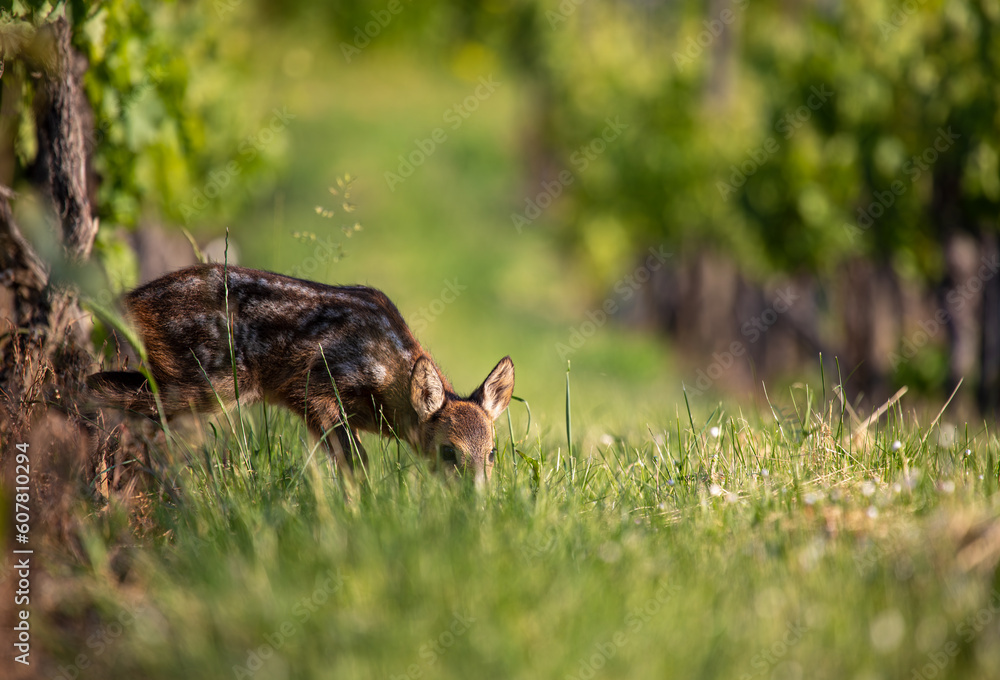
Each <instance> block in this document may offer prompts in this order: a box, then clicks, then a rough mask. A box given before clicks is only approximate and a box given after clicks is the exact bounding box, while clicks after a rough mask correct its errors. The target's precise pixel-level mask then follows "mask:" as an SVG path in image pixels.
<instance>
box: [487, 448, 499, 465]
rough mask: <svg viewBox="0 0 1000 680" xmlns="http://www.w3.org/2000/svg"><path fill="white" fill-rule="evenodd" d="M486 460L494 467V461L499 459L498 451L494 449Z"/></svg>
mask: <svg viewBox="0 0 1000 680" xmlns="http://www.w3.org/2000/svg"><path fill="white" fill-rule="evenodd" d="M486 458H487V460H489V461H490V465H492V464H493V461H495V460H496V459H497V450H496V449H493V450H492V451H490V453H489V455H487V456H486Z"/></svg>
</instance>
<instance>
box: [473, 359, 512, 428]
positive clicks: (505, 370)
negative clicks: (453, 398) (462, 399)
mask: <svg viewBox="0 0 1000 680" xmlns="http://www.w3.org/2000/svg"><path fill="white" fill-rule="evenodd" d="M513 393H514V362H513V361H511V360H510V357H504V358H503V359H501V360H500V363H499V364H497V365H496V367H495V368H494V369H493V370H492V371H490V374H489V375H488V376H487V377H486V380H484V381H483V384H482V385H480V386H479V388H478V389H477V390H476V391H475V392H473V393H472V396H471V397H469V399H470V400H472V401H474V402H476V403H477V404H479V405H480V406H482V407H483V410H484V411H486V415H488V416H489V417H490V419H491V420H496V419H497V418H499V417H500V414H501V413H503V411H504V409H505V408H507V405H508V404H510V397H511V395H512V394H513Z"/></svg>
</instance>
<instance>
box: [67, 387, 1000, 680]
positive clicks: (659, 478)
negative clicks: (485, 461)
mask: <svg viewBox="0 0 1000 680" xmlns="http://www.w3.org/2000/svg"><path fill="white" fill-rule="evenodd" d="M573 396H574V398H575V397H576V396H577V395H576V394H574V395H573ZM813 398H814V403H813V404H812V406H811V408H810V410H809V412H810V415H809V416H808V419H805V420H798V421H796V420H794V418H792V417H789V418H786V419H784V420H782V421H781V422H776V421H775V420H774V418H773V416H772V415H770V414H767V413H765V414H760V415H758V414H754V415H752V416H750V417H746V416H743V415H740V414H738V413H729V412H726V411H723V410H721V409H719V410H716V411H715V412H713V413H712V414H711V415H710V416H709V417H707V418H699V419H695V417H694V416H693V415H692V416H690V417H689V415H688V413H686V412H681V413H680V414H679V415H678V416H677V418H675V419H674V421H673V422H670V423H663V422H661V423H660V425H659V426H658V427H656V428H655V429H654V428H652V427H651V428H650V429H648V430H647V429H645V428H644V427H643V426H641V425H635V426H634V427H633V428H632V429H630V430H628V431H622V432H620V433H618V434H616V435H615V436H613V437H612V436H609V437H608V438H606V439H605V441H603V442H599V443H597V444H595V445H583V444H582V443H581V442H580V441H576V442H574V447H573V451H574V456H572V457H569V456H568V455H567V448H566V445H565V444H566V442H565V434H564V429H563V428H562V427H561V426H560V427H557V428H553V431H552V432H550V433H549V434H545V435H538V434H537V432H536V428H534V427H532V428H531V430H530V431H529V432H527V433H526V432H525V429H524V422H523V419H522V417H521V416H517V417H516V418H515V419H514V421H512V427H511V428H507V427H506V424H505V423H504V420H505V419H502V420H501V425H503V426H502V427H500V428H499V432H500V434H499V443H500V458H499V464H498V467H497V469H496V471H495V472H494V478H493V483H492V485H491V487H490V490H489V492H488V493H487V494H486V495H483V496H480V495H477V494H476V493H475V492H474V491H473V490H472V489H471V488H469V487H468V486H466V485H463V484H461V483H454V482H448V481H445V480H443V479H442V478H441V477H439V476H438V475H435V474H433V473H431V472H430V471H429V470H428V469H427V467H426V466H425V465H424V464H423V463H422V462H421V461H419V460H417V459H415V458H414V457H413V455H412V454H411V453H410V452H409V450H408V449H407V448H406V447H405V446H403V445H399V444H398V443H397V442H394V441H386V440H376V439H371V440H369V450H370V452H371V454H372V455H371V466H370V468H369V475H368V480H367V482H366V483H365V485H364V486H363V488H362V489H361V490H360V491H358V492H357V493H356V494H355V495H354V496H353V497H352V498H351V499H350V500H347V498H346V496H345V493H344V490H343V489H342V488H341V486H340V484H339V483H338V482H337V480H336V479H335V477H334V473H333V468H332V466H331V465H330V464H329V462H328V461H327V460H325V458H323V455H322V452H321V451H317V450H315V448H314V446H313V444H311V443H310V442H308V441H306V439H305V436H304V432H303V430H302V428H301V427H300V425H299V424H298V423H297V422H296V421H295V420H293V419H292V418H291V417H290V416H289V415H288V414H287V413H285V412H283V411H273V410H270V411H267V412H264V411H258V412H256V413H255V414H252V416H251V417H250V419H249V420H248V422H247V423H246V427H247V433H248V435H247V436H248V442H249V443H248V449H249V452H250V462H249V464H244V462H243V461H242V460H241V457H240V454H239V448H240V447H239V446H238V445H237V443H236V442H235V438H234V437H233V436H232V435H231V434H227V433H226V432H225V431H224V430H218V429H216V430H213V429H212V428H209V429H208V434H207V436H206V438H205V440H204V441H202V442H200V443H199V442H198V440H197V439H196V438H188V439H185V440H178V441H176V442H175V445H174V447H173V453H172V454H170V453H168V452H165V453H164V459H163V461H162V462H161V464H160V467H159V470H158V477H159V478H160V480H161V481H160V482H159V484H161V485H162V486H160V487H158V486H157V485H154V488H153V491H152V495H151V496H149V497H148V498H147V502H146V503H144V504H142V507H144V508H145V510H143V512H142V513H141V514H142V515H143V520H142V522H141V523H140V524H141V526H143V527H145V529H143V530H142V531H137V532H136V533H137V534H138V536H137V537H136V538H134V539H133V540H134V541H136V543H135V544H134V545H133V547H132V548H130V549H129V551H128V557H127V562H128V564H129V566H128V568H127V569H126V570H125V571H126V573H127V576H126V577H125V580H124V582H122V583H119V582H118V581H117V580H116V579H115V578H114V577H112V576H111V574H112V573H115V572H120V571H121V567H120V565H119V566H118V567H117V568H112V565H111V564H109V563H107V562H106V560H108V559H110V558H108V557H107V556H108V555H113V554H115V552H116V549H119V548H120V545H118V544H119V543H120V542H121V541H122V536H123V534H122V532H121V522H122V512H123V511H117V512H116V511H115V510H114V507H115V506H114V505H112V506H111V507H110V508H109V509H108V510H107V511H105V512H102V513H98V514H96V515H92V516H91V517H89V518H87V519H86V520H84V521H83V527H84V532H85V534H86V537H87V538H86V542H87V544H88V545H89V546H90V548H89V554H90V555H91V560H92V561H91V563H90V564H89V565H87V566H83V565H77V566H76V567H75V568H74V569H75V572H76V573H75V576H74V579H73V580H72V581H71V582H70V583H71V584H72V588H71V589H72V590H76V591H79V592H86V593H89V595H88V597H91V598H94V599H96V601H97V602H99V603H100V604H99V606H98V607H97V619H96V620H94V623H93V625H92V626H90V627H88V628H87V631H86V633H87V634H90V635H92V634H94V632H95V631H98V632H100V631H106V630H107V629H108V627H109V626H115V622H120V621H126V623H124V624H121V625H119V626H118V627H117V628H113V630H119V629H120V632H119V634H118V635H116V636H115V639H114V644H113V645H109V646H108V651H102V653H101V654H96V653H94V652H93V651H88V649H87V648H86V646H85V645H83V646H81V644H80V643H81V642H84V641H85V640H86V638H83V640H76V641H74V640H72V639H65V638H64V639H61V640H60V641H59V642H60V644H59V645H57V648H60V649H63V650H65V651H66V657H65V658H66V659H67V660H71V659H72V655H71V652H74V651H79V650H81V649H82V650H83V651H84V653H85V654H87V655H88V656H87V660H88V661H89V662H92V663H93V664H94V665H95V666H96V668H98V669H100V673H97V671H95V670H94V669H93V668H91V669H90V671H89V672H92V673H97V675H94V676H92V677H98V676H101V677H104V676H103V675H101V673H105V672H106V673H107V674H108V675H107V677H148V678H191V677H206V678H209V677H211V678H219V677H228V676H234V677H255V678H279V677H302V678H312V677H316V678H320V677H381V678H391V677H397V678H398V677H407V676H408V677H411V678H416V677H456V678H458V677H505V678H506V677H553V678H565V677H572V678H585V677H602V678H605V677H607V678H611V677H621V678H640V677H713V678H714V677H736V678H741V677H747V676H749V677H756V676H762V677H830V678H842V677H862V678H867V677H886V678H889V677H911V675H912V672H913V671H914V670H917V671H920V669H922V668H923V667H924V666H925V665H926V664H928V663H936V662H935V659H937V660H942V659H943V661H942V663H941V667H940V668H938V669H937V671H936V673H935V675H936V677H975V676H980V677H985V675H983V674H984V673H987V672H988V669H993V668H996V662H997V658H998V657H997V655H998V653H1000V651H998V645H997V643H996V640H997V639H998V638H997V636H996V633H997V618H996V608H997V606H998V604H997V594H996V591H995V590H994V588H995V587H996V585H997V584H996V582H995V579H996V573H997V571H996V569H997V563H998V560H1000V551H998V548H997V543H996V538H995V536H996V531H997V529H996V526H997V524H996V520H995V517H996V512H997V498H998V496H997V494H996V490H997V480H996V476H997V470H996V453H997V450H998V442H997V440H996V439H995V437H994V436H993V435H992V434H989V433H987V432H986V431H983V430H975V429H970V430H969V432H968V434H967V435H966V434H964V433H959V434H958V435H957V436H951V435H948V436H943V434H947V433H946V432H945V431H944V430H941V429H940V428H939V427H937V426H935V427H934V428H933V429H928V430H923V429H921V428H919V427H917V426H915V425H914V424H913V423H912V422H911V421H910V420H909V418H908V417H906V416H904V415H903V414H902V413H901V412H899V411H898V410H897V411H893V412H891V413H890V415H889V417H888V418H887V419H885V420H883V421H882V422H881V423H880V424H879V425H878V426H877V427H876V426H873V427H872V430H871V436H870V437H869V438H868V439H864V438H862V437H852V432H851V431H850V430H851V428H850V424H849V423H848V424H846V425H845V426H842V425H841V421H840V411H839V410H838V408H837V407H836V406H835V405H834V404H833V403H822V402H820V401H819V400H818V398H817V397H816V396H815V395H813ZM798 406H799V411H800V413H804V412H805V408H804V406H805V404H804V403H802V402H800V403H799V404H798ZM514 408H515V409H516V408H518V406H516V405H515V407H514ZM792 410H793V411H794V409H792ZM515 421H516V422H515ZM577 424H578V423H574V427H576V425H577ZM692 425H693V427H692ZM511 432H513V436H514V440H515V442H514V443H515V445H516V448H517V450H518V452H519V453H518V454H517V455H513V452H512V446H511V440H510V433H511ZM949 437H951V438H950V439H949ZM536 471H537V472H536ZM167 491H170V492H169V493H167ZM114 527H118V528H117V529H115V528H114ZM102 556H105V557H102ZM102 560H105V561H102ZM74 642H75V643H76V645H74ZM941 652H944V656H941ZM953 652H954V653H953ZM921 672H922V671H921ZM87 677H90V676H87ZM928 677H929V676H928Z"/></svg>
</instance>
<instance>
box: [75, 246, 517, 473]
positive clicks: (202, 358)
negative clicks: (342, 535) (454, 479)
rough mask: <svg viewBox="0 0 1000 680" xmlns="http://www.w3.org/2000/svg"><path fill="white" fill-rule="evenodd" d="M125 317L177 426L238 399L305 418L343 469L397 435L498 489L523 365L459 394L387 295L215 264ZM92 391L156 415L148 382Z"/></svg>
mask: <svg viewBox="0 0 1000 680" xmlns="http://www.w3.org/2000/svg"><path fill="white" fill-rule="evenodd" d="M124 306H125V311H126V314H127V316H128V318H129V319H130V321H131V323H132V324H133V326H134V327H135V329H136V330H137V331H138V334H139V337H140V338H141V340H142V342H143V344H144V346H145V349H146V355H147V364H148V369H149V373H150V374H151V375H152V376H153V378H154V379H155V381H156V385H157V388H158V390H159V400H160V408H162V413H163V415H164V416H166V417H170V416H173V415H176V414H179V413H183V412H185V411H195V412H200V413H210V412H213V411H217V410H219V409H220V408H221V407H224V408H228V407H229V406H230V405H231V404H233V403H235V401H236V399H237V396H238V398H239V400H240V402H241V403H253V402H257V401H262V400H267V401H269V402H272V403H277V404H280V405H282V406H285V407H287V408H289V409H291V410H292V411H294V412H295V413H297V414H299V415H300V416H302V418H304V419H305V421H306V423H307V424H308V426H309V429H310V430H311V431H312V433H313V434H314V435H315V436H317V437H318V438H319V439H320V440H321V441H322V442H323V443H324V445H325V446H326V448H327V450H328V451H329V453H330V455H331V456H332V457H333V458H334V460H335V461H336V462H337V464H338V466H339V467H340V468H341V469H342V470H350V469H352V468H353V465H354V457H353V455H352V450H353V451H357V452H358V454H359V456H360V458H361V460H362V462H364V461H365V460H366V459H367V458H366V455H365V452H364V449H363V448H362V446H361V442H360V440H359V439H358V434H357V433H358V430H366V431H370V432H377V433H379V434H381V435H383V436H388V435H395V436H398V437H400V438H401V439H403V440H405V441H407V442H409V444H410V445H411V446H413V447H414V448H415V449H417V450H419V451H422V452H423V453H424V454H425V455H427V456H429V457H431V458H437V459H438V460H440V462H441V463H444V464H447V465H449V466H453V467H454V468H457V469H458V470H460V471H463V472H467V473H471V474H472V475H473V476H474V478H475V480H476V483H477V484H482V483H484V482H486V481H487V480H489V478H490V473H491V472H492V470H493V463H494V457H495V455H496V449H495V448H494V445H493V442H494V429H493V421H495V420H496V419H497V418H498V417H499V416H500V414H501V413H503V411H504V409H506V408H507V405H508V404H509V403H510V398H511V393H512V392H513V390H514V364H513V362H512V361H511V360H510V357H504V358H503V359H501V360H500V363H498V364H497V365H496V367H495V368H494V369H493V370H492V371H491V372H490V374H489V376H487V378H486V380H485V381H484V382H483V384H482V385H480V386H479V387H478V388H477V389H476V391H475V392H473V393H472V395H471V396H470V397H469V398H468V399H463V398H461V397H459V396H458V395H457V394H455V391H454V389H452V386H451V384H450V383H449V382H448V380H447V379H446V378H445V377H444V376H443V375H442V374H441V371H440V370H439V369H438V367H437V366H436V365H435V363H434V361H433V360H432V359H431V357H430V355H428V354H427V352H425V351H424V350H423V348H422V347H421V346H420V343H418V342H417V340H416V339H415V338H414V337H413V334H412V333H411V332H410V329H409V328H408V327H407V325H406V323H405V322H404V321H403V317H402V316H401V315H400V313H399V311H398V310H397V309H396V307H395V305H393V304H392V302H391V301H390V300H389V298H387V297H386V296H385V294H384V293H382V292H381V291H378V290H375V289H374V288H366V287H363V286H351V287H336V286H327V285H323V284H320V283H313V282H311V281H302V280H299V279H293V278H291V277H288V276H282V275H280V274H272V273H270V272H264V271H257V270H254V269H246V268H243V267H225V266H223V265H220V264H205V265H196V266H193V267H188V268H187V269H182V270H180V271H177V272H174V273H172V274H168V275H166V276H163V277H161V278H159V279H156V280H155V281H152V282H150V283H147V284H145V285H144V286H141V287H139V288H137V289H135V290H134V291H132V292H131V293H129V294H128V295H127V296H126V297H125V299H124ZM231 356H232V357H234V358H235V365H236V369H235V371H234V370H233V362H232V361H231ZM234 374H235V375H234ZM234 377H235V382H234ZM87 385H88V388H89V390H90V392H91V393H92V394H93V395H94V396H95V397H96V399H97V400H98V401H100V402H103V403H104V404H106V405H111V406H115V407H118V408H123V409H128V410H133V411H138V412H140V413H143V414H146V415H149V416H152V417H156V416H157V415H159V412H160V408H158V407H157V404H156V399H155V396H154V393H153V391H152V390H151V389H150V385H149V384H148V381H147V379H146V378H145V376H144V375H143V374H142V373H138V372H128V371H113V372H104V373H95V374H93V375H91V376H90V377H89V378H88V380H87ZM237 390H238V393H237Z"/></svg>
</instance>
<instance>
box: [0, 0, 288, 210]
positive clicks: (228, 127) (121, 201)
mask: <svg viewBox="0 0 1000 680" xmlns="http://www.w3.org/2000/svg"><path fill="white" fill-rule="evenodd" d="M63 14H65V15H66V16H67V18H69V19H70V21H71V24H72V26H73V42H74V46H75V47H76V49H78V50H79V51H80V52H81V53H82V54H83V55H84V56H85V57H86V58H87V60H88V68H87V71H86V74H85V76H84V85H85V89H86V95H87V99H88V101H89V102H90V104H91V106H92V107H93V111H94V124H93V129H92V130H88V131H86V132H85V135H86V143H87V146H88V150H89V151H90V152H91V153H92V156H93V158H92V162H93V169H94V172H95V173H96V175H97V180H98V182H97V185H98V195H97V206H96V207H97V212H98V216H99V217H100V218H101V220H102V222H103V223H105V224H116V225H126V226H133V225H136V224H137V223H138V222H139V221H140V220H141V219H143V218H147V219H164V218H165V219H167V220H169V221H172V222H181V223H186V222H189V221H190V220H191V218H192V216H193V215H199V216H204V217H212V216H217V215H228V214H233V212H234V211H235V210H236V209H237V208H239V207H240V206H241V205H243V204H244V203H245V201H246V199H247V198H248V196H249V195H250V194H251V190H253V189H256V188H259V187H258V186H257V185H258V184H259V180H260V178H261V177H262V176H263V173H262V170H263V169H264V168H266V167H267V166H268V165H269V163H270V164H273V163H274V162H275V161H276V160H277V159H278V158H280V154H281V145H280V144H262V143H261V142H260V139H259V133H261V132H262V131H263V130H264V129H265V128H266V127H267V125H268V122H269V121H268V119H269V117H273V115H274V114H273V113H272V112H268V111H264V110H262V108H263V105H262V104H260V103H258V102H259V101H260V98H257V97H255V96H254V88H255V87H259V86H260V84H259V83H256V82H255V81H254V79H253V75H254V74H253V73H252V72H251V71H250V67H249V62H248V60H247V59H246V56H247V54H248V53H250V52H251V51H252V50H253V49H254V46H253V43H252V41H251V40H250V38H249V36H248V32H247V25H248V24H249V23H250V22H252V21H253V20H254V17H253V15H252V14H250V13H248V12H245V11H244V12H241V13H239V14H234V15H233V16H231V17H223V16H221V15H220V12H219V11H218V8H216V7H215V6H214V5H213V4H211V3H197V2H156V1H147V0H109V1H101V2H87V3H84V2H71V3H48V2H15V3H13V5H12V6H11V7H9V8H7V9H6V11H5V12H4V23H5V29H4V34H5V36H7V35H10V34H12V33H14V32H16V33H20V34H30V33H33V32H34V30H36V29H37V28H38V27H39V26H40V25H41V24H43V23H45V22H47V21H50V20H51V19H52V18H53V17H55V16H60V15H63ZM4 48H5V49H4V51H5V57H6V58H7V59H8V61H9V60H10V58H11V57H12V56H14V57H16V56H17V52H16V51H12V50H11V42H10V41H5V45H4ZM11 68H13V69H15V70H17V69H20V71H21V73H20V75H21V78H20V82H22V83H23V88H22V96H21V102H19V105H18V106H17V107H16V109H15V108H13V107H12V109H11V110H16V111H17V112H18V114H19V116H20V117H21V123H20V124H19V126H18V129H19V134H18V138H17V139H16V140H15V154H16V158H17V159H18V162H17V168H16V176H15V181H17V179H18V178H19V177H24V176H26V175H29V174H30V165H31V163H32V162H33V160H34V154H35V151H36V149H35V140H34V122H33V109H32V107H31V105H30V102H31V97H32V95H33V87H32V80H33V78H32V75H33V74H30V73H26V72H25V67H24V64H23V63H20V62H18V61H13V62H10V61H9V63H8V70H10V69H11ZM233 163H235V166H234V165H233ZM234 170H235V171H234ZM236 175H240V176H241V181H240V182H235V181H232V180H234V179H235V176H236Z"/></svg>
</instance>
